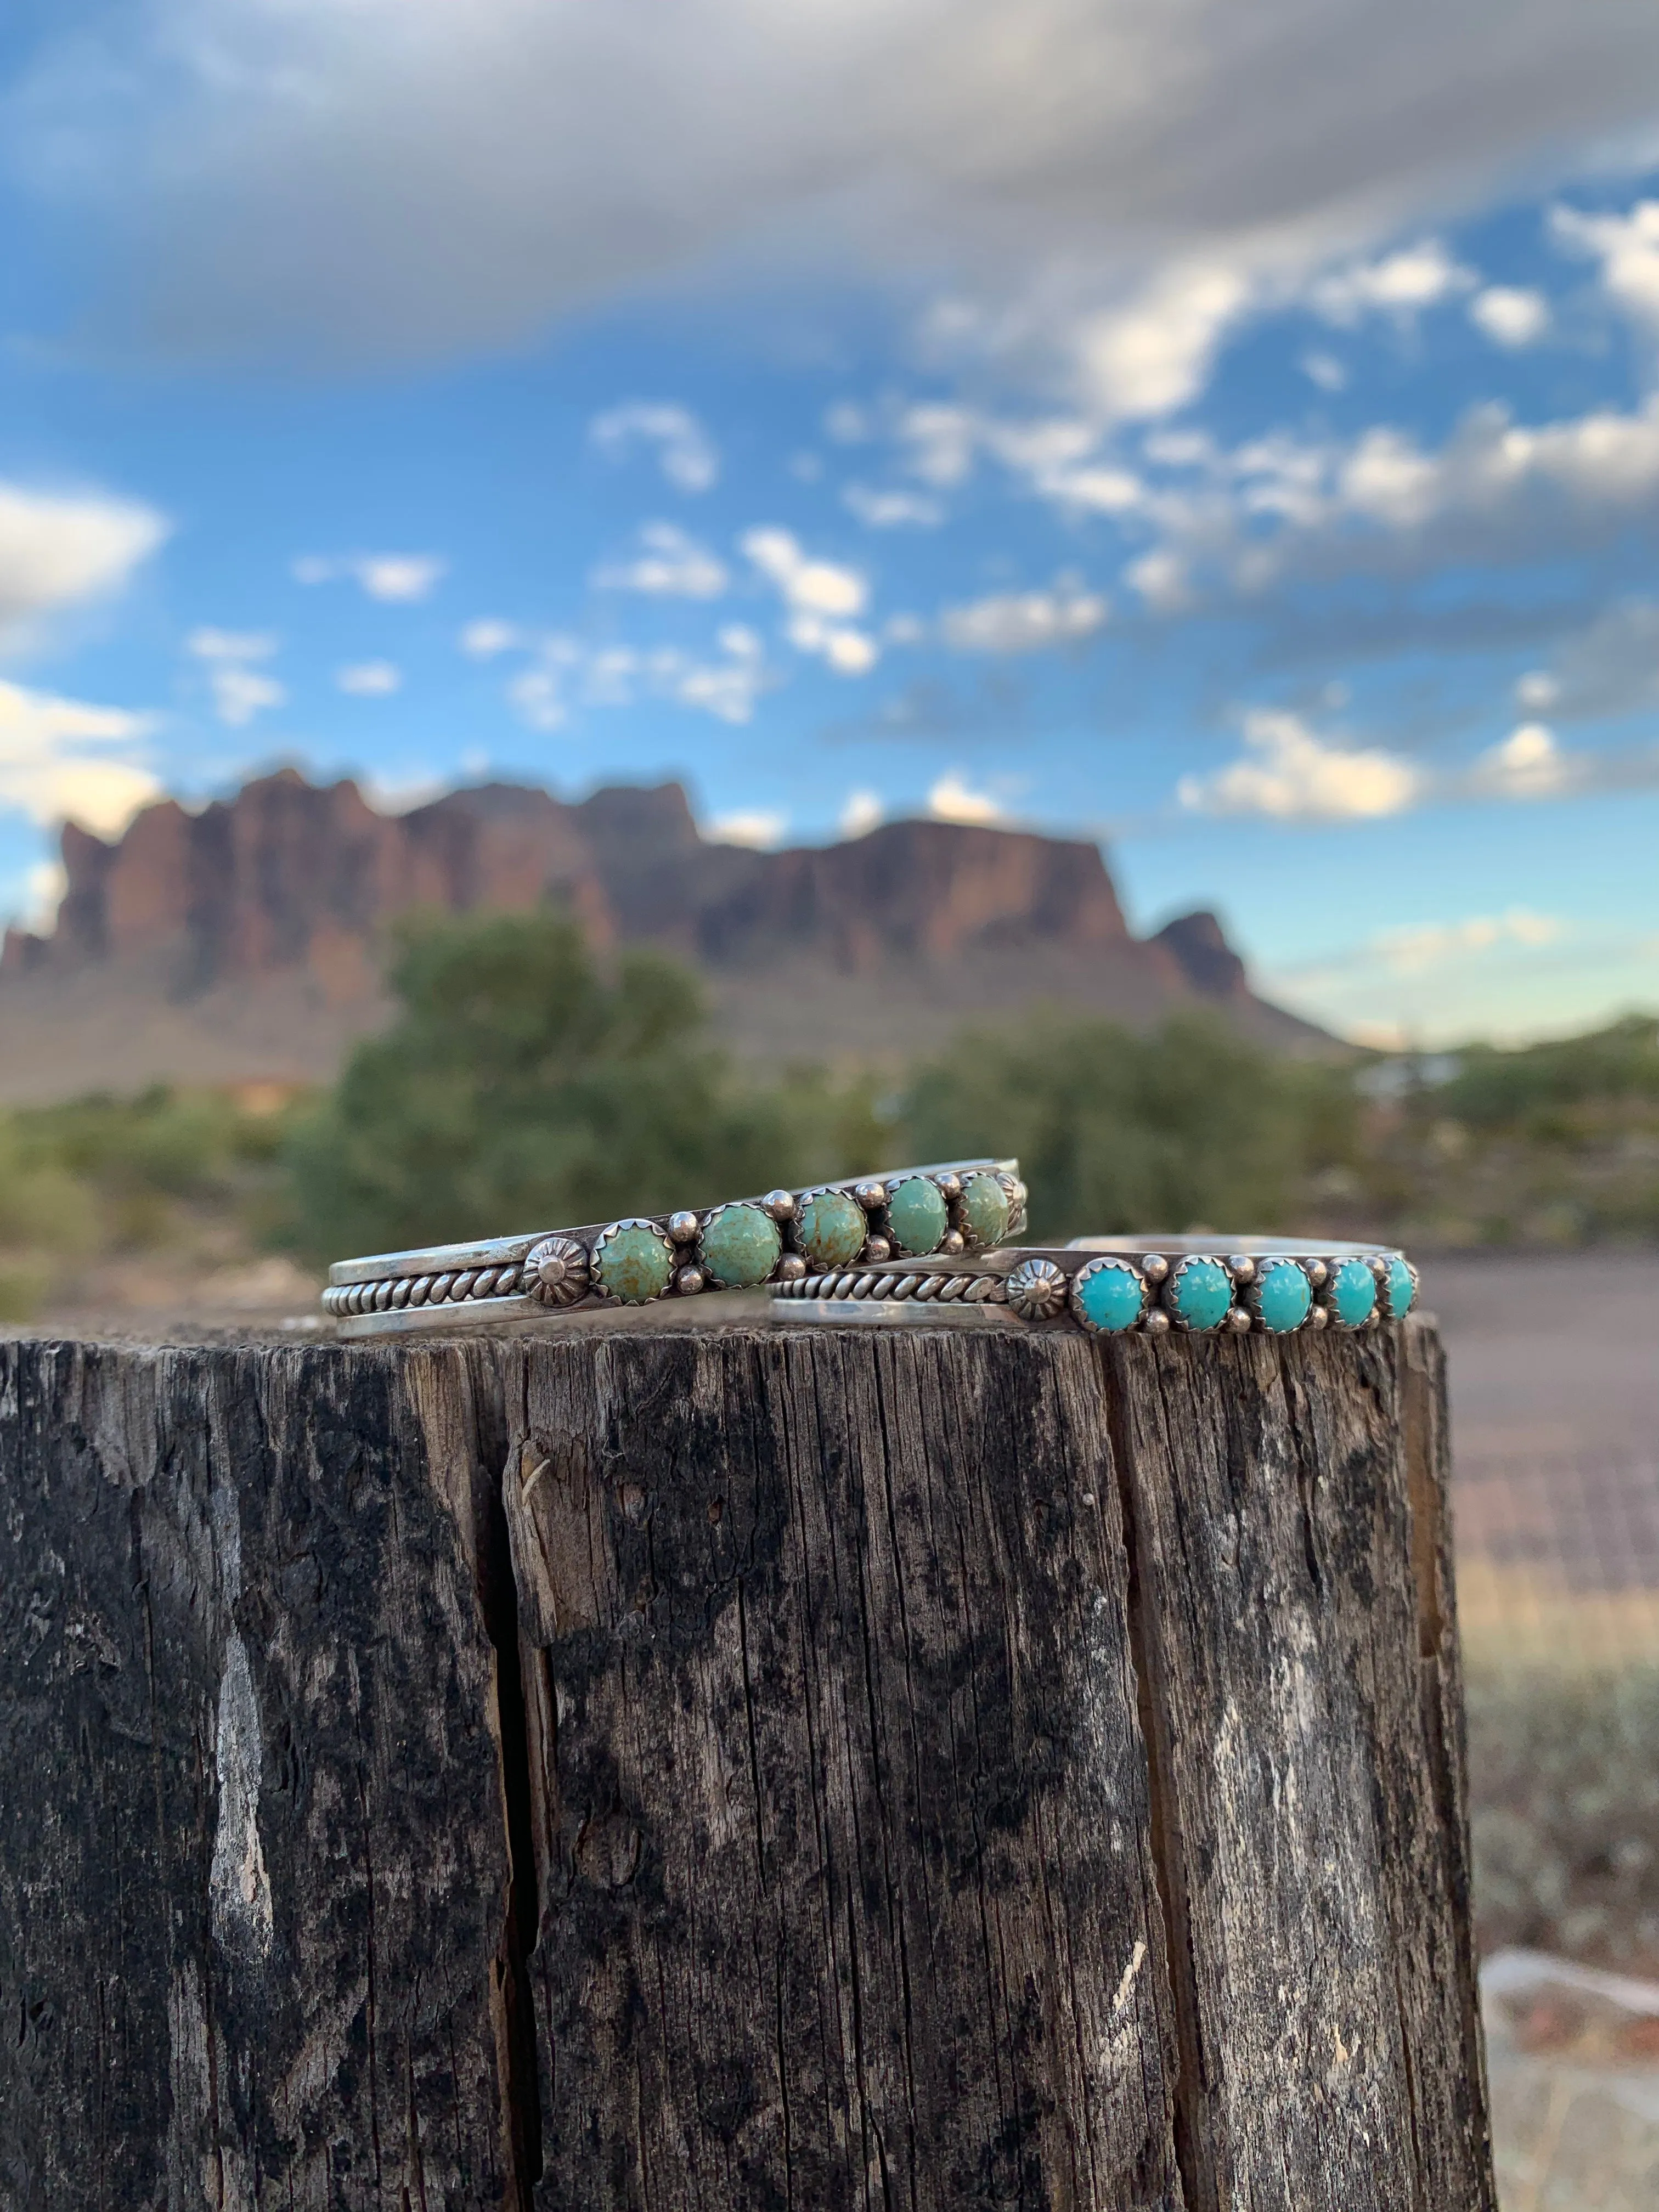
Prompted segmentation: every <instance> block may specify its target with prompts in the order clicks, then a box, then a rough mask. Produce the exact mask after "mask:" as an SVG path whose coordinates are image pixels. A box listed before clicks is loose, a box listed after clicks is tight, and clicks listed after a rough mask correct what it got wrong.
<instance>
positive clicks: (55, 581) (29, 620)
mask: <svg viewBox="0 0 1659 2212" xmlns="http://www.w3.org/2000/svg"><path fill="white" fill-rule="evenodd" d="M167 530H168V525H167V521H166V520H164V518H163V517H162V516H161V515H160V514H158V513H156V512H155V509H154V508H153V507H144V506H142V505H140V504H139V503H137V501H131V500H121V499H115V498H112V497H110V496H108V495H106V494H104V493H100V492H84V493H58V492H43V491H28V490H26V489H23V487H22V486H21V485H19V484H13V483H0V646H3V645H16V644H20V643H22V642H25V641H27V638H28V637H29V636H30V635H32V633H33V630H34V629H35V628H36V626H37V625H38V624H39V623H41V622H42V621H43V620H45V619H46V617H49V616H52V615H57V614H62V613H63V612H64V611H66V610H67V609H69V608H70V607H75V606H79V605H82V604H84V603H85V602H86V601H88V600H90V599H101V598H103V597H105V596H106V594H109V593H111V592H118V591H119V590H120V589H121V587H122V586H123V585H125V583H126V582H127V580H129V578H130V577H131V574H132V573H133V571H134V569H135V568H137V567H138V566H139V564H140V563H141V562H143V561H144V560H146V559H147V558H148V557H149V555H150V554H152V553H153V552H154V551H155V549H156V547H157V546H158V545H160V544H161V541H162V540H163V538H166V536H167Z"/></svg>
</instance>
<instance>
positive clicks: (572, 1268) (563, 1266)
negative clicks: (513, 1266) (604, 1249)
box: [524, 1237, 589, 1306]
mask: <svg viewBox="0 0 1659 2212" xmlns="http://www.w3.org/2000/svg"><path fill="white" fill-rule="evenodd" d="M524 1281H525V1288H526V1290H527V1291H529V1292H530V1294H531V1295H532V1297H536V1298H539V1299H540V1301H541V1303H542V1304H544V1306H574V1304H575V1303H576V1301H577V1299H578V1298H580V1297H586V1293H587V1290H588V1286H589V1274H588V1260H587V1252H586V1248H585V1247H584V1246H583V1245H580V1244H579V1243H577V1242H576V1240H575V1238H574V1237H543V1238H542V1240H541V1242H540V1243H539V1244H532V1246H531V1248H530V1249H529V1250H528V1251H527V1252H526V1254H525V1255H524Z"/></svg>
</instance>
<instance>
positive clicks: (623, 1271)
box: [593, 1221, 674, 1306]
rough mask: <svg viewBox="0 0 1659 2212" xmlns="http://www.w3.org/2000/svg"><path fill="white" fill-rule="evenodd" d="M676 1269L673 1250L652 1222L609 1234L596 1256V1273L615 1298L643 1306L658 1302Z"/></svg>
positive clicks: (628, 1224) (636, 1223) (629, 1224)
mask: <svg viewBox="0 0 1659 2212" xmlns="http://www.w3.org/2000/svg"><path fill="white" fill-rule="evenodd" d="M673 1268H674V1248H673V1246H672V1245H671V1243H669V1241H668V1239H667V1238H666V1237H662V1236H659V1234H658V1232H657V1231H655V1230H654V1229H653V1228H652V1226H651V1225H650V1224H649V1222H646V1221H634V1222H622V1223H619V1224H618V1225H617V1227H616V1228H614V1229H608V1230H606V1231H605V1235H604V1237H602V1238H601V1239H600V1241H599V1246H598V1248H597V1249H596V1250H595V1252H594V1255H593V1273H594V1274H595V1275H596V1276H597V1277H598V1278H599V1282H600V1283H601V1284H602V1285H603V1286H604V1287H605V1289H606V1290H607V1291H610V1293H611V1297H613V1298H620V1299H621V1300H622V1301H623V1304H624V1305H630V1306H642V1305H645V1304H648V1302H649V1301H650V1300H651V1299H652V1298H659V1297H661V1296H662V1294H663V1292H664V1291H665V1290H666V1289H667V1288H668V1279H669V1276H670V1275H671V1273H673Z"/></svg>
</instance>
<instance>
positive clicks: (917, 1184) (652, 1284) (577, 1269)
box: [323, 1159, 1025, 1336]
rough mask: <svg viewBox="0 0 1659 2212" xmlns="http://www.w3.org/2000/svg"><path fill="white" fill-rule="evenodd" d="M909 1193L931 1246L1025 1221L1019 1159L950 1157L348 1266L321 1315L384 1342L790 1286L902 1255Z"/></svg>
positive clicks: (951, 1247)
mask: <svg viewBox="0 0 1659 2212" xmlns="http://www.w3.org/2000/svg"><path fill="white" fill-rule="evenodd" d="M903 1191H908V1194H909V1200H910V1203H909V1205H908V1208H902V1209H901V1210H902V1212H903V1218H904V1219H905V1221H906V1224H907V1226H908V1228H909V1229H910V1231H911V1233H912V1234H915V1235H920V1234H921V1233H922V1231H921V1229H920V1228H919V1226H918V1225H919V1224H922V1223H923V1222H924V1221H933V1222H936V1224H937V1234H936V1236H935V1237H934V1238H933V1243H930V1244H929V1245H928V1248H927V1249H928V1250H929V1251H934V1250H937V1251H939V1252H944V1253H947V1254H948V1253H952V1252H959V1251H961V1250H963V1249H964V1246H965V1245H966V1244H967V1243H969V1239H970V1238H971V1237H973V1236H974V1235H975V1234H976V1233H977V1231H976V1226H975V1225H976V1224H977V1225H979V1226H980V1227H982V1226H983V1225H985V1224H986V1223H987V1222H992V1221H995V1220H997V1219H999V1218H1001V1215H1002V1213H1003V1212H1006V1217H1007V1223H1008V1230H1007V1232H1006V1233H1008V1234H1012V1235H1017V1234H1018V1232H1019V1231H1020V1230H1022V1229H1024V1225H1025V1186H1024V1183H1023V1182H1021V1181H1020V1179H1019V1163H1018V1160H992V1159H985V1160H952V1161H951V1162H949V1163H948V1164H945V1165H942V1166H933V1167H921V1168H901V1169H898V1170H896V1171H895V1172H894V1173H893V1174H891V1175H886V1176H848V1178H847V1179H846V1180H845V1181H844V1182H827V1183H816V1184H813V1185H812V1186H811V1188H806V1189H803V1190H798V1191H796V1190H781V1189H780V1190H769V1191H768V1192H767V1193H766V1194H765V1195H764V1197H762V1198H749V1199H737V1200H731V1201H729V1202H727V1203H726V1204H724V1205H720V1206H706V1207H703V1208H702V1209H701V1210H698V1211H693V1210H692V1209H691V1208H690V1207H689V1206H688V1207H683V1208H679V1209H678V1210H677V1211H675V1212H671V1213H662V1214H650V1215H642V1214H635V1215H629V1216H627V1217H625V1218H621V1219H619V1220H616V1221H607V1222H602V1223H599V1224H596V1225H592V1226H589V1227H587V1228H582V1229H560V1230H556V1231H550V1232H532V1233H530V1234H528V1235H525V1236H521V1237H492V1238H489V1239H487V1240H485V1241H483V1242H482V1243H476V1244H441V1245H435V1246H430V1247H428V1248H425V1249H417V1250H414V1251H409V1252H381V1253H376V1254H374V1255H371V1256H370V1257H368V1258H367V1259H362V1260H339V1261H336V1262H335V1264H334V1265H333V1266H332V1267H331V1268H330V1269H329V1271H328V1288H327V1289H326V1290H325V1291H324V1292H323V1310H324V1311H325V1313H327V1314H329V1315H330V1316H332V1317H333V1318H334V1319H335V1320H337V1322H339V1325H340V1334H342V1335H343V1336H378V1335H385V1334H392V1333H393V1332H398V1331H403V1330H406V1329H416V1328H453V1327H456V1326H458V1325H465V1324H467V1323H471V1322H501V1321H513V1320H529V1319H535V1318H541V1319H547V1318H550V1317H551V1316H555V1315H558V1314H568V1313H571V1312H574V1311H576V1310H582V1309H587V1308H593V1307H598V1306H602V1305H618V1304H619V1305H647V1304H653V1303H654V1302H655V1301H656V1300H657V1299H659V1298H666V1297H680V1298H684V1297H697V1296H699V1295H701V1294H702V1293H705V1292H708V1291H720V1290H735V1289H750V1288H756V1289H757V1288H759V1287H760V1286H761V1285H767V1284H769V1285H773V1286H774V1287H781V1286H784V1285H788V1284H790V1283H791V1282H793V1281H796V1280H805V1279H807V1278H808V1277H809V1275H818V1274H821V1273H823V1270H824V1269H825V1268H826V1267H833V1268H835V1269H836V1271H837V1273H840V1272H842V1271H844V1270H845V1269H847V1268H851V1267H860V1266H862V1267H870V1266H873V1265H876V1264H878V1263H880V1262H883V1261H886V1260H887V1259H888V1258H889V1257H890V1255H891V1253H892V1252H893V1250H894V1249H895V1238H894V1234H893V1229H892V1223H891V1218H890V1200H891V1198H892V1196H893V1194H902V1192H903ZM930 1201H931V1202H930ZM919 1256H921V1255H919ZM907 1264H908V1262H907Z"/></svg>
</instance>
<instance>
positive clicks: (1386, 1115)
mask: <svg viewBox="0 0 1659 2212" xmlns="http://www.w3.org/2000/svg"><path fill="white" fill-rule="evenodd" d="M1446 1059H1447V1060H1449V1066H1447V1065H1445V1064H1444V1063H1443V1062H1442V1063H1437V1062H1435V1061H1430V1062H1427V1063H1419V1064H1418V1065H1417V1066H1413V1067H1409V1068H1407V1070H1406V1071H1405V1073H1406V1076H1407V1081H1406V1085H1405V1087H1404V1090H1403V1091H1402V1092H1401V1096H1400V1097H1399V1098H1398V1100H1397V1101H1396V1102H1395V1103H1394V1105H1393V1106H1392V1107H1391V1108H1389V1109H1374V1110H1373V1113H1372V1116H1371V1120H1372V1123H1373V1127H1374V1143H1373V1146H1372V1148H1371V1155H1370V1168H1369V1170H1368V1176H1367V1188H1368V1195H1369V1197H1370V1202H1371V1205H1372V1207H1373V1210H1374V1215H1375V1218H1376V1219H1377V1220H1378V1221H1379V1222H1380V1223H1381V1224H1382V1225H1384V1226H1385V1227H1387V1228H1388V1229H1389V1230H1390V1231H1391V1232H1393V1233H1395V1234H1396V1235H1398V1236H1400V1237H1402V1238H1404V1239H1407V1240H1408V1241H1409V1240H1413V1239H1414V1240H1415V1241H1417V1242H1419V1243H1443V1244H1444V1243H1452V1244H1507V1243H1527V1244H1545V1243H1591V1242H1595V1241H1600V1240H1602V1239H1607V1238H1620V1237H1625V1238H1629V1237H1638V1238H1650V1237H1656V1236H1659V1021H1656V1020H1655V1019H1653V1018H1652V1017H1650V1016H1636V1015H1633V1016H1632V1017H1630V1018H1628V1019H1626V1020H1625V1021H1621V1022H1616V1023H1614V1024H1613V1026H1612V1027H1611V1028H1609V1029H1605V1030H1595V1031H1594V1032H1592V1033H1591V1034H1590V1035H1589V1036H1580V1037H1569V1038H1565V1039H1563V1040H1561V1041H1559V1042H1552V1043H1548V1044H1537V1045H1528V1046H1525V1047H1522V1048H1519V1049H1516V1050H1510V1051H1504V1050H1500V1049H1498V1048H1496V1047H1494V1046H1492V1045H1472V1046H1470V1047H1469V1048H1468V1049H1467V1050H1466V1051H1463V1052H1462V1053H1459V1054H1453V1055H1448V1056H1446ZM1425 1076H1433V1077H1436V1078H1437V1079H1436V1080H1428V1079H1425Z"/></svg>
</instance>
